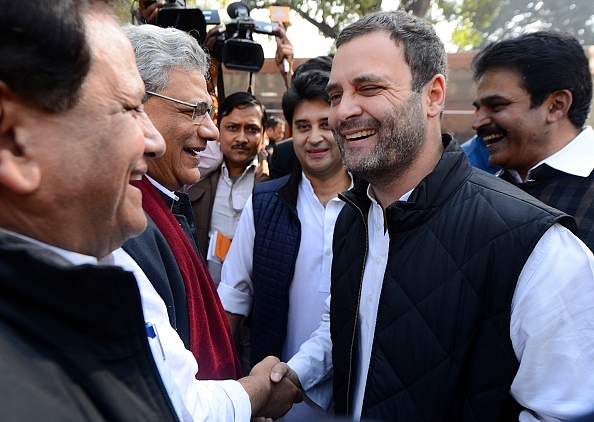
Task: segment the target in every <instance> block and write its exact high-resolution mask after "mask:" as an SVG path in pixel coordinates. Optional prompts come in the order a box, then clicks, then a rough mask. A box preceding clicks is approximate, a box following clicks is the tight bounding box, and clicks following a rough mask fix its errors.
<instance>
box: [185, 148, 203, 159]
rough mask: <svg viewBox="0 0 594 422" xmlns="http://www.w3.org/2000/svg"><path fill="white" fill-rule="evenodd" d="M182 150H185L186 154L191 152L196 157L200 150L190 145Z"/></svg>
mask: <svg viewBox="0 0 594 422" xmlns="http://www.w3.org/2000/svg"><path fill="white" fill-rule="evenodd" d="M184 151H185V152H187V153H188V154H192V155H193V156H195V157H197V156H198V153H199V152H200V150H199V149H196V148H190V147H186V148H184Z"/></svg>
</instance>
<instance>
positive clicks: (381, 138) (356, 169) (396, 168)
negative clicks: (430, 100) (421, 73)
mask: <svg viewBox="0 0 594 422" xmlns="http://www.w3.org/2000/svg"><path fill="white" fill-rule="evenodd" d="M390 111H391V113H387V114H386V115H385V118H384V119H383V120H382V121H377V120H376V121H375V122H374V125H375V126H376V127H378V132H377V136H378V141H377V143H376V144H375V146H374V147H373V149H372V151H371V153H370V154H368V155H367V156H366V157H360V156H356V151H353V150H351V151H350V155H349V156H347V155H346V148H345V142H346V141H345V140H344V139H338V140H337V144H338V147H339V149H340V153H341V154H342V157H343V163H344V166H345V167H346V169H347V170H349V171H350V172H352V173H353V174H355V175H357V176H359V177H361V178H362V179H364V180H366V181H368V182H369V183H371V184H372V185H375V186H385V185H388V184H390V183H391V182H393V181H394V180H395V179H397V178H399V177H400V176H402V174H404V173H405V172H406V171H407V170H408V169H409V168H410V167H411V166H412V165H413V163H414V162H415V160H416V159H417V157H418V156H419V153H420V151H421V148H422V146H423V144H424V143H425V138H426V133H427V128H426V126H425V119H424V115H423V109H422V107H421V94H420V93H415V92H413V93H411V95H410V97H409V99H408V101H407V102H406V103H405V104H403V105H402V106H401V107H392V110H390Z"/></svg>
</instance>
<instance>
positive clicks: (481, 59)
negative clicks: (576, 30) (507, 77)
mask: <svg viewBox="0 0 594 422" xmlns="http://www.w3.org/2000/svg"><path fill="white" fill-rule="evenodd" d="M589 67H590V63H589V61H588V58H587V57H586V54H585V53H584V49H583V47H582V46H581V45H580V43H579V41H578V40H577V39H576V38H575V37H574V36H573V35H571V34H568V33H565V32H561V31H538V32H533V33H530V34H524V35H520V36H518V37H515V38H510V39H506V40H503V41H499V42H495V43H492V44H489V45H488V46H487V47H485V48H484V49H483V50H482V51H480V52H479V53H478V54H477V55H476V56H475V57H474V59H473V60H472V70H473V78H474V80H475V82H478V80H479V79H480V78H481V77H482V76H483V75H484V74H485V73H487V72H488V71H490V70H494V69H510V70H513V71H515V72H518V73H519V75H520V78H521V79H522V80H523V81H524V86H523V87H524V89H525V90H526V91H528V93H529V94H530V106H531V107H532V108H535V107H539V106H540V105H541V104H542V103H543V102H544V100H545V99H546V98H547V97H548V96H549V95H550V94H552V93H553V92H555V91H559V90H562V89H567V90H569V91H571V94H572V96H573V101H572V104H571V107H570V108H569V112H568V117H569V120H570V121H571V122H572V123H573V125H574V126H576V127H582V126H583V124H584V122H585V121H586V118H587V117H588V112H589V110H590V102H591V101H592V75H591V74H590V68H589Z"/></svg>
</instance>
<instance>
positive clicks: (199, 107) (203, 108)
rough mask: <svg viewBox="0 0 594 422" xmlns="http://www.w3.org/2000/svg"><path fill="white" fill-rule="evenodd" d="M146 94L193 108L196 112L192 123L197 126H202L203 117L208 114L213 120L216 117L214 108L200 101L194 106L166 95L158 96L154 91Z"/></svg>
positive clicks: (193, 114) (193, 113)
mask: <svg viewBox="0 0 594 422" xmlns="http://www.w3.org/2000/svg"><path fill="white" fill-rule="evenodd" d="M146 93H147V94H148V95H154V96H155V97H159V98H163V99H164V100H168V101H173V102H174V103H178V104H183V105H185V106H188V107H192V109H193V110H194V111H193V112H192V123H194V124H195V125H198V124H200V120H201V119H202V117H204V116H206V114H208V115H209V116H210V118H211V119H212V118H213V117H214V107H213V106H210V107H209V106H208V104H206V103H205V102H203V101H199V102H197V103H196V104H192V103H187V102H185V101H181V100H178V99H176V98H171V97H168V96H166V95H162V94H158V93H156V92H153V91H146Z"/></svg>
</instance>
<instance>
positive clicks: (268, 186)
mask: <svg viewBox="0 0 594 422" xmlns="http://www.w3.org/2000/svg"><path fill="white" fill-rule="evenodd" d="M289 177H290V175H286V176H283V177H281V178H279V179H272V180H266V181H264V182H261V183H257V184H256V185H254V196H255V195H262V194H267V193H276V192H277V191H278V190H279V189H280V188H281V187H283V186H284V185H286V184H287V181H288V180H289Z"/></svg>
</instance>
